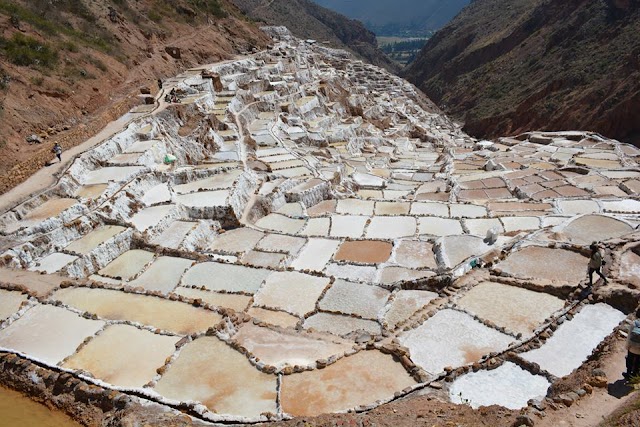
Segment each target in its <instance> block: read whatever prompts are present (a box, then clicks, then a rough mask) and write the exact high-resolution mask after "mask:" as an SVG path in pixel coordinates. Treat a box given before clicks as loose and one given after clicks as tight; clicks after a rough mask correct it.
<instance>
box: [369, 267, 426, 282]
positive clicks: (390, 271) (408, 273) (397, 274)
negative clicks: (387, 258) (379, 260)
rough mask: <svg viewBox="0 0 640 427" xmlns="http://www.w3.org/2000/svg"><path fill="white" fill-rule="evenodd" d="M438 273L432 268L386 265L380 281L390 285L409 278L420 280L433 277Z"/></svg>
mask: <svg viewBox="0 0 640 427" xmlns="http://www.w3.org/2000/svg"><path fill="white" fill-rule="evenodd" d="M435 275H436V274H435V273H434V272H433V271H430V270H412V269H409V268H404V267H385V268H383V269H382V273H381V274H380V278H379V281H378V282H379V283H382V284H385V285H388V284H392V283H396V282H403V281H408V280H420V279H424V278H427V277H433V276H435Z"/></svg>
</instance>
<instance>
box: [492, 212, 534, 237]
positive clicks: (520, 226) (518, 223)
mask: <svg viewBox="0 0 640 427" xmlns="http://www.w3.org/2000/svg"><path fill="white" fill-rule="evenodd" d="M500 220H501V221H502V224H503V225H504V231H505V232H507V233H509V232H513V231H531V230H538V229H539V228H540V218H538V217H533V216H520V217H502V218H500Z"/></svg>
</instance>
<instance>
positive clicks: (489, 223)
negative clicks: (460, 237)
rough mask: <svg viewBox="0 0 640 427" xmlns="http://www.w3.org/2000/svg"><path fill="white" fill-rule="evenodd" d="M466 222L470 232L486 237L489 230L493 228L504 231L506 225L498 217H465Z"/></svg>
mask: <svg viewBox="0 0 640 427" xmlns="http://www.w3.org/2000/svg"><path fill="white" fill-rule="evenodd" d="M464 224H465V225H466V226H467V229H468V230H469V234H473V235H476V236H480V237H485V236H486V235H487V231H488V230H491V229H495V230H496V231H497V232H498V233H503V232H504V227H502V223H501V222H500V220H499V219H498V218H485V219H465V220H464Z"/></svg>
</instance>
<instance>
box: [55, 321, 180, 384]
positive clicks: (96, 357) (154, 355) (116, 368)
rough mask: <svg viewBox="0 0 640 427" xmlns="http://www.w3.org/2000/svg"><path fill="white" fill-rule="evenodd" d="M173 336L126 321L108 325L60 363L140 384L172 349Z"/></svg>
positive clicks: (117, 381) (175, 339)
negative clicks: (138, 326) (157, 332)
mask: <svg viewBox="0 0 640 427" xmlns="http://www.w3.org/2000/svg"><path fill="white" fill-rule="evenodd" d="M178 341H179V338H178V337H175V336H173V337H172V336H162V335H157V334H154V333H152V332H149V331H144V330H140V329H138V328H135V327H133V326H128V325H113V326H109V327H107V328H106V329H105V330H104V331H103V332H102V333H100V335H98V336H97V337H95V338H93V339H92V340H91V341H90V342H89V343H88V344H87V345H86V346H84V347H82V349H80V351H79V352H77V353H76V354H74V355H73V356H71V357H70V358H68V359H67V360H66V361H65V362H64V364H63V366H64V367H65V368H70V369H82V370H84V371H87V372H90V373H91V374H93V376H94V377H95V378H99V379H101V380H103V381H106V382H108V383H110V384H115V385H117V386H120V387H131V388H141V387H142V386H144V385H145V384H147V383H148V382H149V381H151V380H152V379H153V377H154V376H155V375H156V369H157V368H159V367H161V366H162V365H164V361H165V359H166V358H167V357H169V356H171V354H173V352H174V351H175V344H176V343H177V342H178Z"/></svg>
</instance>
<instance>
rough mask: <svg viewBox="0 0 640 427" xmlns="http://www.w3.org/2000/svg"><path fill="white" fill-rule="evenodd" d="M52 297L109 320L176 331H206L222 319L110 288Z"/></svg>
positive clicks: (78, 290)
mask: <svg viewBox="0 0 640 427" xmlns="http://www.w3.org/2000/svg"><path fill="white" fill-rule="evenodd" d="M52 299H54V300H58V301H61V302H63V303H64V304H68V305H70V306H71V307H74V308H77V309H79V310H83V311H88V312H90V313H94V314H96V315H98V317H100V318H103V319H109V320H129V321H131V322H138V323H140V324H142V325H146V326H150V327H154V328H160V329H164V330H167V331H170V332H173V333H175V334H181V335H183V334H191V333H194V332H201V331H206V330H207V329H208V328H210V327H212V326H215V325H216V324H218V323H220V321H222V316H220V315H219V314H217V313H215V312H212V311H209V310H205V309H202V308H196V307H193V306H191V305H189V304H186V303H182V302H177V301H169V300H165V299H162V298H157V297H152V296H145V295H137V294H126V293H122V292H118V291H115V290H109V289H87V288H67V289H62V290H60V291H58V292H56V293H55V294H54V295H53V296H52Z"/></svg>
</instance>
